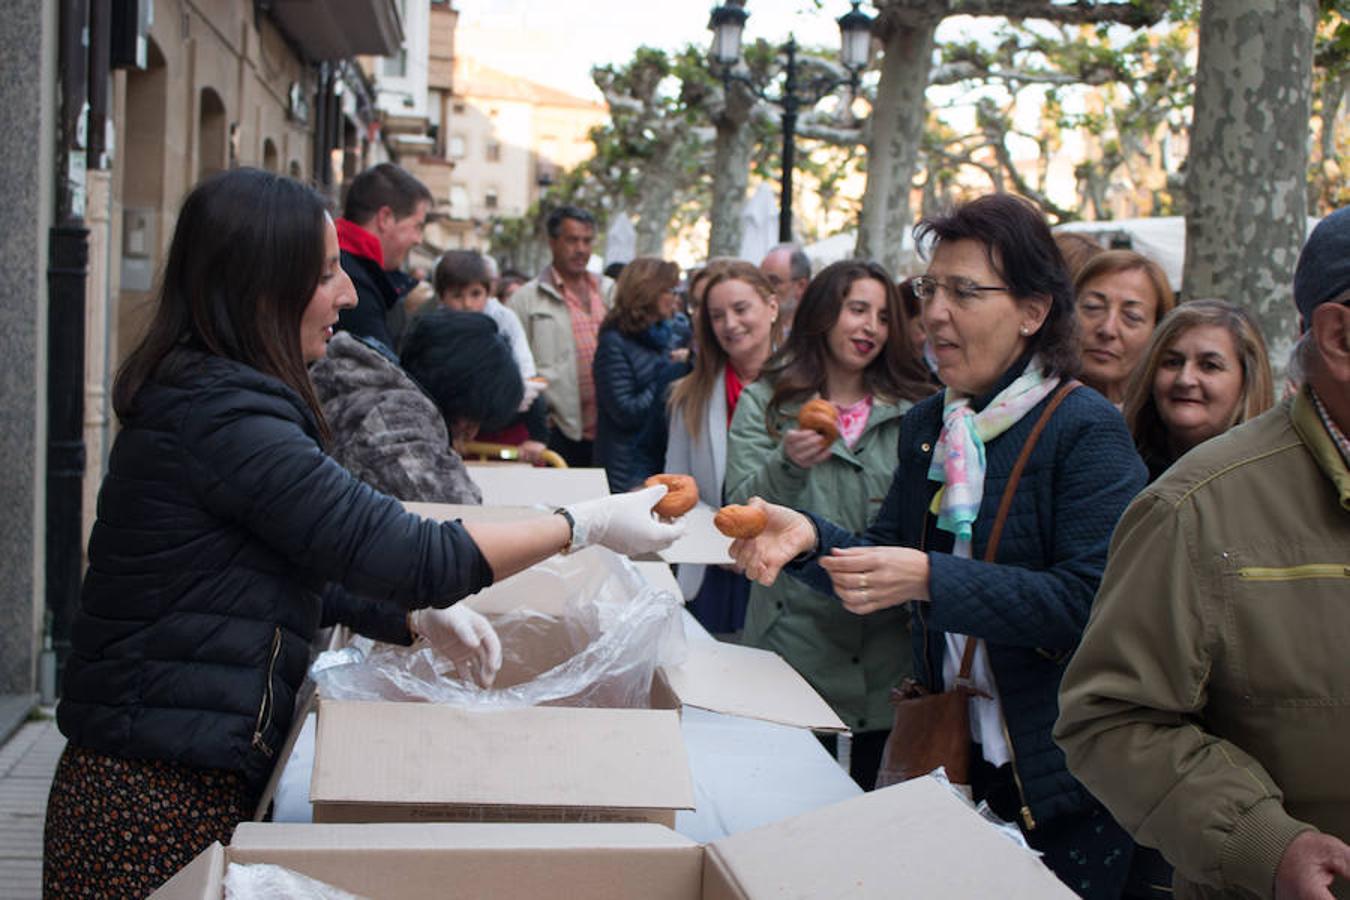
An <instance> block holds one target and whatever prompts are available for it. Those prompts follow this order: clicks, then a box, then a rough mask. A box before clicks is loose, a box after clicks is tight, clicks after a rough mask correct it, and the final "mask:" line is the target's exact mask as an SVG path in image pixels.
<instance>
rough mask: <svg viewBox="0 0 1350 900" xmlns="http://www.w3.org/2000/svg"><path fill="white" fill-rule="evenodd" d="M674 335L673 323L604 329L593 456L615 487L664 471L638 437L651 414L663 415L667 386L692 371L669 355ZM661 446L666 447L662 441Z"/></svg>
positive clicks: (623, 488)
mask: <svg viewBox="0 0 1350 900" xmlns="http://www.w3.org/2000/svg"><path fill="white" fill-rule="evenodd" d="M662 324H664V323H662ZM674 338H675V335H674V331H673V329H672V327H671V326H670V325H665V327H653V328H650V329H648V330H647V331H644V332H642V333H641V334H624V333H623V332H622V331H619V330H618V329H617V328H605V329H603V330H601V332H600V339H599V343H598V344H597V346H596V350H595V362H594V363H593V368H592V372H593V374H594V375H595V405H596V432H595V462H596V465H600V466H603V467H604V469H605V475H607V476H608V477H609V489H610V490H611V491H613V492H615V493H619V492H621V491H627V490H630V489H631V488H634V487H637V486H638V485H640V484H642V482H643V480H644V479H645V478H646V477H647V476H648V475H653V474H655V473H657V472H659V471H661V458H660V456H657V455H653V454H650V453H647V454H644V452H643V450H642V447H643V444H642V441H641V440H640V438H641V437H642V433H643V430H644V429H645V428H647V427H648V419H649V418H650V417H652V416H655V415H662V416H663V414H664V410H662V409H660V408H659V405H660V404H661V403H662V402H663V401H664V399H665V396H666V386H667V385H669V384H670V382H672V381H674V380H675V379H676V378H679V377H680V376H681V375H684V374H685V373H687V372H688V371H689V366H688V364H686V363H677V362H673V361H672V360H671V358H670V351H671V350H672V349H673V348H674V343H673V342H674ZM660 450H661V453H664V452H665V447H664V445H663V446H662V447H661V448H660Z"/></svg>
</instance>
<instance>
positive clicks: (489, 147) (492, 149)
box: [483, 140, 502, 162]
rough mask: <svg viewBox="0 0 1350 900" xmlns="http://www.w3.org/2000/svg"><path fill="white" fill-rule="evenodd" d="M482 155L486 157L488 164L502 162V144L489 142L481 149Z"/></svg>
mask: <svg viewBox="0 0 1350 900" xmlns="http://www.w3.org/2000/svg"><path fill="white" fill-rule="evenodd" d="M483 155H484V156H486V157H487V161H488V162H501V161H502V142H501V141H494V140H490V141H488V142H487V144H486V145H485V146H484V148H483Z"/></svg>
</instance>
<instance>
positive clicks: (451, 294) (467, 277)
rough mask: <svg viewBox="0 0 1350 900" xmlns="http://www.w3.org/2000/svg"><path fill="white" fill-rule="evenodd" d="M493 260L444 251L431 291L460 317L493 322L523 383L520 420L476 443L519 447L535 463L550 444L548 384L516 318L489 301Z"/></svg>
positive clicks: (475, 253)
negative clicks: (469, 315) (478, 317)
mask: <svg viewBox="0 0 1350 900" xmlns="http://www.w3.org/2000/svg"><path fill="white" fill-rule="evenodd" d="M492 279H493V267H492V266H491V261H490V260H489V259H488V258H487V257H485V256H483V254H481V253H479V252H478V251H476V250H448V251H446V252H445V254H444V255H442V256H441V259H440V261H439V262H438V263H436V273H435V276H434V280H433V283H434V286H435V288H436V297H437V299H439V300H440V302H441V305H443V306H446V307H449V308H450V309H454V310H458V311H460V312H480V313H483V314H484V315H486V316H488V317H489V318H490V319H492V321H494V322H496V323H497V330H498V331H499V332H501V334H503V335H504V336H505V337H506V340H507V342H508V343H509V344H510V345H511V353H512V355H513V356H514V357H515V359H516V366H517V367H518V368H519V369H520V377H521V379H522V380H524V382H525V397H524V399H523V400H522V401H521V406H520V415H519V416H518V417H517V418H516V420H515V421H514V422H512V423H511V424H510V425H508V426H507V427H506V428H504V429H502V430H501V431H497V432H494V433H490V434H489V433H485V434H480V435H479V436H478V439H479V440H480V441H484V442H488V443H494V444H510V445H511V446H515V447H519V448H520V454H521V456H522V458H524V459H526V460H528V461H529V462H537V461H538V459H539V457H540V454H542V453H543V451H544V449H545V444H546V442H547V440H548V406H547V404H546V403H545V401H544V398H543V397H542V396H540V394H541V393H542V392H543V389H544V387H545V386H546V384H547V382H546V381H544V379H542V378H540V377H539V371H538V369H536V368H535V364H534V355H533V354H532V353H530V345H529V342H528V341H527V340H526V338H525V330H524V329H523V328H522V327H521V324H520V319H518V318H516V316H515V314H514V313H512V312H511V311H510V310H509V309H507V308H506V307H505V306H502V304H501V301H499V300H498V299H497V298H496V297H494V296H492Z"/></svg>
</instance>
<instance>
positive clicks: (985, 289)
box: [909, 275, 1008, 307]
mask: <svg viewBox="0 0 1350 900" xmlns="http://www.w3.org/2000/svg"><path fill="white" fill-rule="evenodd" d="M909 285H910V287H911V288H913V289H914V296H916V297H918V298H919V299H920V300H921V301H923V302H924V303H928V302H930V301H932V299H933V298H934V297H936V296H937V292H938V290H939V289H941V290H943V291H946V292H947V296H948V297H951V298H952V300H954V301H955V302H956V305H957V306H961V307H967V306H970V305H972V304H973V303H974V302H975V301H976V300H978V299H980V294H984V293H996V292H998V291H1006V290H1008V289H1007V288H1005V287H998V286H995V285H988V284H976V283H975V282H973V281H971V280H970V279H969V278H952V279H950V280H948V281H941V280H939V279H937V278H930V277H929V276H927V275H920V276H919V277H918V278H915V279H914V280H913V281H911V282H910V283H909Z"/></svg>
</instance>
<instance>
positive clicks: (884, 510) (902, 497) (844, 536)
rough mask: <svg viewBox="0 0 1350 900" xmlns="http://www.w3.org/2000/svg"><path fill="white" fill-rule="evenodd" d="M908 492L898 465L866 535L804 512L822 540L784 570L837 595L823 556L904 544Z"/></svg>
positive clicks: (902, 438) (905, 430)
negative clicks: (903, 515)
mask: <svg viewBox="0 0 1350 900" xmlns="http://www.w3.org/2000/svg"><path fill="white" fill-rule="evenodd" d="M908 425H909V421H908V420H905V421H902V422H901V423H900V440H899V441H898V445H899V446H900V447H904V446H906V439H907V437H908V428H907V426H908ZM908 492H909V488H908V485H907V484H906V479H905V477H904V473H903V472H902V471H901V470H900V467H899V466H898V465H897V466H896V469H895V473H894V474H893V475H891V486H890V487H889V488H888V489H887V490H886V499H885V500H883V501H882V503H881V509H880V510H879V511H878V512H877V517H876V518H875V519H874V520H873V521H872V524H871V525H869V526H867V531H866V532H865V533H863V534H855V533H854V532H852V531H849V530H848V529H847V528H843V527H841V526H839V525H836V524H834V523H833V522H831V521H830V520H829V519H826V518H823V517H821V516H818V515H816V514H815V513H813V512H811V511H810V510H801V512H803V513H805V514H806V517H807V518H809V519H810V520H811V524H813V525H815V526H816V535H817V536H818V537H819V540H818V541H817V543H816V549H815V551H814V552H812V553H808V554H807V555H806V556H804V557H802V558H801V559H799V560H795V561H793V562H791V563H789V564H788V565H787V566H785V567H784V569H783V571H784V572H786V573H788V574H789V575H791V576H793V577H794V578H797V579H798V580H800V581H803V582H805V583H806V584H808V585H810V586H811V587H813V588H815V589H816V590H818V591H820V592H822V593H824V594H828V595H831V596H833V595H834V584H833V582H831V581H830V576H829V575H828V574H827V573H826V572H825V570H824V569H822V568H821V567H820V563H819V559H820V557H821V556H824V555H828V554H829V552H830V551H831V550H833V549H834V548H835V547H874V546H876V547H890V546H898V545H899V544H900V515H901V513H902V511H903V510H904V509H905V508H906V503H907V502H908V498H907V493H908Z"/></svg>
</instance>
